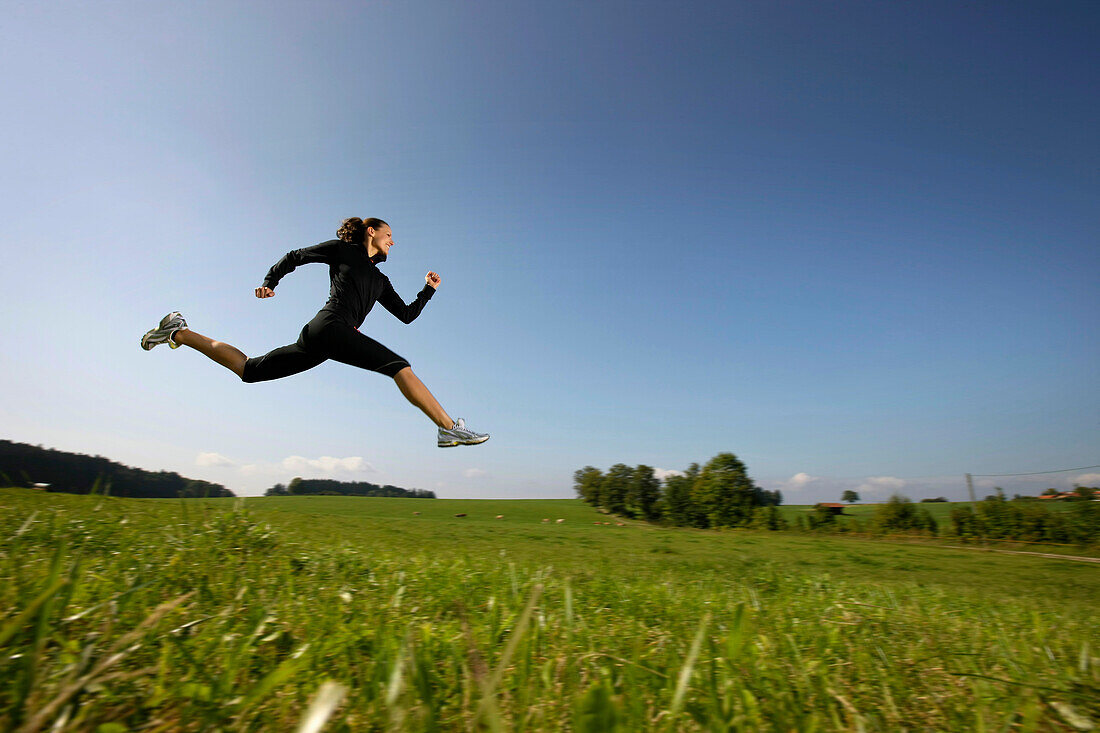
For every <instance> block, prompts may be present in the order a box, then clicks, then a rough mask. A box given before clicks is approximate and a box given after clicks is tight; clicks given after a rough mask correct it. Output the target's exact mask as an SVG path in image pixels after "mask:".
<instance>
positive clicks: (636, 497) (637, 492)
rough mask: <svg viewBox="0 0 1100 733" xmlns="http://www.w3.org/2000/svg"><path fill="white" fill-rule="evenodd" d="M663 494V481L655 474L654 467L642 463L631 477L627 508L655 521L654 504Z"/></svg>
mask: <svg viewBox="0 0 1100 733" xmlns="http://www.w3.org/2000/svg"><path fill="white" fill-rule="evenodd" d="M660 495H661V481H660V479H658V478H657V477H656V476H654V475H653V467H652V466H646V465H641V466H638V467H637V468H635V469H634V473H633V475H632V476H631V477H630V486H629V488H628V489H627V495H626V505H627V509H628V510H629V511H631V512H632V513H633V514H634V515H635V516H640V517H643V518H644V519H645V520H646V521H649V522H651V521H653V520H654V519H656V518H657V515H656V514H655V513H654V511H653V505H654V504H655V503H656V502H657V499H658V498H659V497H660Z"/></svg>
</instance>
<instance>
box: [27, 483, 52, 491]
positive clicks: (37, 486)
mask: <svg viewBox="0 0 1100 733" xmlns="http://www.w3.org/2000/svg"><path fill="white" fill-rule="evenodd" d="M31 488H32V489H38V490H39V491H45V490H46V489H48V488H50V485H49V484H31Z"/></svg>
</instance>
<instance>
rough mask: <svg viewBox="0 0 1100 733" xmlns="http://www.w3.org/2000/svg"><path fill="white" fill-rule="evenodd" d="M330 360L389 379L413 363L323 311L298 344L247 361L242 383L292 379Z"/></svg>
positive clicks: (305, 330)
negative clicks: (291, 377) (293, 375)
mask: <svg viewBox="0 0 1100 733" xmlns="http://www.w3.org/2000/svg"><path fill="white" fill-rule="evenodd" d="M327 359H332V360H333V361H338V362H341V363H343V364H350V365H352V366H355V367H359V368H360V369H369V370H370V371H372V372H378V373H380V374H385V375H386V376H387V377H392V376H395V375H396V374H397V373H398V372H399V371H401V370H402V369H404V368H405V367H407V366H409V362H407V361H405V360H404V359H402V358H401V357H400V356H398V355H397V354H395V353H393V352H392V351H390V350H389V349H387V348H386V347H385V346H383V345H382V344H380V343H378V342H377V341H375V340H374V339H372V338H371V337H369V336H364V335H363V334H361V333H359V331H358V330H356V329H354V328H352V327H351V326H349V325H348V324H346V323H344V322H343V321H341V320H339V319H338V318H335V317H334V316H333V315H332V314H330V313H328V312H327V311H321V312H320V313H318V314H317V315H316V316H314V317H313V320H312V321H310V322H309V323H307V324H306V325H305V327H303V328H302V332H301V334H299V335H298V341H297V342H295V343H293V344H290V345H289V346H280V347H279V348H277V349H275V350H274V351H269V352H268V353H266V354H264V355H263V356H254V357H252V358H251V359H249V360H247V361H246V362H245V363H244V373H243V374H241V381H244V382H266V381H268V380H271V379H281V378H282V377H289V376H290V375H291V374H297V373H298V372H304V371H305V370H306V369H312V368H313V367H315V366H317V365H318V364H320V363H321V362H323V361H326V360H327Z"/></svg>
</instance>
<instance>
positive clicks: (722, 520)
mask: <svg viewBox="0 0 1100 733" xmlns="http://www.w3.org/2000/svg"><path fill="white" fill-rule="evenodd" d="M759 494H760V489H759V488H758V487H757V486H756V485H755V484H753V482H752V479H751V478H749V476H748V473H747V471H746V469H745V464H744V463H742V462H741V461H739V460H738V459H737V456H735V455H734V454H733V453H719V454H718V455H716V456H715V457H714V458H712V459H710V461H708V462H707V465H706V466H705V467H704V468H703V471H702V472H701V473H700V474H699V475H698V477H696V479H695V482H694V483H693V485H692V487H691V502H692V504H693V505H694V509H695V511H696V512H697V513H698V514H701V515H702V516H703V517H705V519H706V523H707V524H706V525H705V526H709V527H736V526H737V525H739V524H744V523H747V522H749V521H750V520H751V519H752V509H753V507H754V506H756V505H758V504H760V503H761V502H760V501H758V499H759Z"/></svg>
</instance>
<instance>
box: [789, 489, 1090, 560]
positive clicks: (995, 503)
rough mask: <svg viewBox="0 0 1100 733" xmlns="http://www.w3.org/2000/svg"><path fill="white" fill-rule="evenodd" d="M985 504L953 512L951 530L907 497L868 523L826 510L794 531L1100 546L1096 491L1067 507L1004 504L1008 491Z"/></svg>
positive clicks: (1018, 501) (1023, 499) (1030, 500)
mask: <svg viewBox="0 0 1100 733" xmlns="http://www.w3.org/2000/svg"><path fill="white" fill-rule="evenodd" d="M996 491H997V493H996V494H991V495H989V496H987V497H985V499H984V500H982V501H979V502H975V503H974V505H973V506H971V505H970V504H962V505H959V506H954V507H952V508H951V514H950V522H951V523H950V525H947V526H941V523H940V522H937V521H936V520H935V518H934V517H933V516H932V515H931V513H929V511H928V510H927V509H925V508H923V507H921V506H920V505H919V504H914V503H913V502H912V501H910V500H909V498H908V497H905V496H901V495H900V494H895V495H894V496H891V497H890V499H889V500H888V501H886V502H884V503H882V504H877V505H876V506H875V508H874V512H873V513H872V514H871V515H870V517H868V518H866V519H863V518H860V517H850V518H849V519H848V521H846V522H840V521H838V520H837V518H836V515H834V514H833V513H832V512H831V511H829V510H828V509H827V508H824V507H819V508H817V509H815V510H814V511H811V512H810V513H808V514H806V515H804V516H803V515H800V516H798V517H797V518H796V520H795V522H794V529H800V530H810V531H817V532H839V533H844V532H854V533H861V532H870V533H872V534H918V535H927V536H930V537H957V538H959V539H962V540H1008V541H1013V540H1014V541H1019V542H1051V543H1055V544H1076V545H1083V546H1088V545H1097V544H1100V501H1093V500H1092V499H1093V498H1094V497H1096V496H1100V493H1098V490H1097V489H1095V488H1090V487H1086V486H1078V487H1077V488H1076V489H1075V492H1076V493H1078V494H1079V495H1080V497H1081V498H1080V500H1078V501H1075V502H1073V503H1072V504H1071V505H1070V506H1069V507H1059V508H1057V509H1055V508H1053V507H1051V506H1050V505H1049V504H1048V503H1046V502H1043V501H1039V500H1038V499H1036V498H1035V497H1032V496H1018V495H1017V496H1016V497H1015V498H1013V499H1011V500H1009V499H1005V495H1004V491H1003V490H1002V489H1000V488H998V489H997V490H996Z"/></svg>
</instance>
